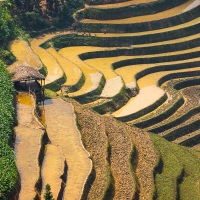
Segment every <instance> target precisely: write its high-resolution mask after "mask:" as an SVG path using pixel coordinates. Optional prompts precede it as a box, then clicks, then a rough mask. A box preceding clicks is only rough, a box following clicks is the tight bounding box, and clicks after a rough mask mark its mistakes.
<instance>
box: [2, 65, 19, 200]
mask: <svg viewBox="0 0 200 200" xmlns="http://www.w3.org/2000/svg"><path fill="white" fill-rule="evenodd" d="M13 93H14V89H13V84H12V83H11V81H10V80H9V74H8V72H7V70H6V69H5V65H4V64H3V62H1V61H0V94H1V95H0V119H1V121H0V199H2V200H7V199H11V197H12V196H13V195H15V194H16V187H17V181H18V173H17V168H16V165H15V156H14V152H13V150H12V149H11V147H10V146H9V145H11V143H12V127H13V124H14V107H13Z"/></svg>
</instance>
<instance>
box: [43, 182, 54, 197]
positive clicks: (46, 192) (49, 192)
mask: <svg viewBox="0 0 200 200" xmlns="http://www.w3.org/2000/svg"><path fill="white" fill-rule="evenodd" d="M44 199H45V200H54V198H53V195H52V193H51V187H50V185H49V184H47V185H46V186H45V194H44Z"/></svg>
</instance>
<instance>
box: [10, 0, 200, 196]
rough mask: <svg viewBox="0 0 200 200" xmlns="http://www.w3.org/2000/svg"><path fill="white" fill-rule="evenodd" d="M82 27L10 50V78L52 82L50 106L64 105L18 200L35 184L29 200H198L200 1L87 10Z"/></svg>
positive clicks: (101, 2)
mask: <svg viewBox="0 0 200 200" xmlns="http://www.w3.org/2000/svg"><path fill="white" fill-rule="evenodd" d="M73 17H74V24H73V27H72V29H67V30H59V31H55V32H51V33H47V34H43V35H40V36H38V37H35V38H32V39H31V41H30V43H29V44H27V43H26V42H25V41H22V40H16V41H14V42H12V43H11V44H10V49H11V51H12V52H13V54H14V55H15V56H16V58H17V61H16V62H15V63H14V64H13V65H11V66H10V67H9V70H11V71H12V69H14V68H15V67H16V66H17V65H22V64H26V65H30V66H33V67H34V68H35V69H38V70H40V71H41V72H43V73H44V72H45V73H44V74H45V75H46V86H45V94H46V96H48V95H49V96H50V97H49V98H51V95H52V94H53V96H54V97H59V96H60V98H55V99H54V98H53V99H49V100H46V101H45V106H44V112H43V114H44V115H43V117H45V120H43V122H45V124H46V127H43V128H44V129H45V130H44V131H40V130H38V128H37V127H35V128H36V129H37V131H38V132H39V133H40V134H39V135H37V137H38V138H39V139H37V137H36V136H34V137H35V138H36V140H37V143H35V146H37V148H36V147H35V146H34V144H33V147H32V146H31V145H29V146H30V151H28V153H31V151H32V150H31V148H33V150H34V154H32V156H33V155H34V156H35V157H34V162H35V161H37V162H38V164H37V165H36V166H35V168H36V171H37V173H35V174H33V175H34V180H27V181H25V180H26V178H25V179H24V178H23V179H22V180H23V181H24V182H22V181H21V192H19V196H20V195H21V196H22V195H23V193H24V194H26V192H25V191H26V190H25V189H24V188H26V185H25V184H27V183H28V182H29V181H30V182H31V181H32V182H31V183H30V185H31V186H30V185H29V190H30V191H31V192H30V193H28V195H29V197H28V198H30V199H33V198H35V199H43V196H44V193H45V185H46V184H50V185H51V190H52V194H53V196H54V198H56V199H72V200H73V199H74V200H75V199H82V200H85V199H91V200H94V199H97V200H100V199H104V200H109V199H116V200H125V199H135V200H137V199H141V200H142V199H144V200H151V199H161V200H165V199H183V200H187V199H188V200H189V199H192V200H199V199H200V190H199V181H200V153H199V151H200V131H199V128H200V125H199V124H200V119H199V111H200V107H199V99H200V87H199V84H200V23H199V22H200V1H199V0H140V1H139V0H129V1H126V0H98V1H93V0H88V1H87V2H86V4H85V7H84V8H82V9H80V10H78V11H77V12H75V13H74V15H73ZM19 48H20V50H21V51H20V53H19V51H18V49H19ZM24 55H27V56H24ZM18 104H19V107H20V101H19V102H18ZM22 107H23V106H22ZM32 109H35V107H34V104H32ZM18 112H19V116H20V112H21V111H20V109H18ZM27 112H28V111H27ZM29 115H31V108H30V107H29ZM31 119H32V118H31ZM26 123H28V124H29V125H27V126H28V127H29V129H30V128H32V125H31V124H32V123H31V121H26ZM19 126H20V124H19V125H18V127H17V128H16V130H18V129H19V128H20V127H19ZM20 130H21V129H20ZM26 130H28V129H27V127H26ZM22 136H23V134H21V132H20V134H19V137H22ZM29 137H31V135H29V136H27V137H25V138H21V140H20V141H17V145H16V147H17V148H20V147H21V146H20V144H21V143H20V142H22V144H23V143H27V141H28V140H29V139H30V138H29ZM28 138H29V139H28ZM33 140H34V138H33ZM38 141H39V142H38ZM18 142H19V144H18ZM16 151H18V150H16ZM18 153H20V152H18ZM20 156H21V155H20V154H19V156H18V157H19V158H18V157H17V162H16V163H17V167H18V170H19V171H20V173H21V174H22V175H25V174H26V173H28V170H27V169H28V168H24V166H23V165H22V163H23V161H22V158H21V157H20ZM26 158H27V160H28V159H29V157H28V156H27V157H26ZM30 159H31V158H30ZM52 161H53V162H52ZM29 162H30V161H29ZM26 164H27V163H26ZM21 166H22V167H21ZM20 167H21V168H20ZM21 174H20V175H21ZM22 175H21V176H22ZM33 183H34V184H33ZM33 190H34V192H33ZM22 200H23V199H22Z"/></svg>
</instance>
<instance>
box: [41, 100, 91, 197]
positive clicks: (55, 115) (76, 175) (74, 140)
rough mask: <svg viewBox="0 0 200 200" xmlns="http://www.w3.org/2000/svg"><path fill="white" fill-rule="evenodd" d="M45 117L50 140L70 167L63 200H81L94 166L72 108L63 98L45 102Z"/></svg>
mask: <svg viewBox="0 0 200 200" xmlns="http://www.w3.org/2000/svg"><path fill="white" fill-rule="evenodd" d="M45 115H46V125H47V133H48V136H49V139H50V141H51V143H52V144H54V145H56V146H57V147H59V148H60V150H61V151H62V153H63V156H64V157H65V159H66V162H67V166H68V172H67V183H66V188H65V191H64V197H63V198H64V199H70V200H78V199H80V198H81V195H82V191H83V187H84V184H85V181H86V179H87V177H88V175H89V174H90V172H91V168H92V164H91V160H90V159H89V154H88V152H87V151H86V150H85V149H84V147H83V144H82V141H81V138H80V133H79V131H78V129H77V127H76V117H75V115H74V109H73V106H72V105H71V104H69V103H67V102H64V101H63V100H62V99H53V100H46V101H45ZM51 181H54V179H52V180H51ZM51 181H50V182H51ZM49 184H50V185H51V183H49Z"/></svg>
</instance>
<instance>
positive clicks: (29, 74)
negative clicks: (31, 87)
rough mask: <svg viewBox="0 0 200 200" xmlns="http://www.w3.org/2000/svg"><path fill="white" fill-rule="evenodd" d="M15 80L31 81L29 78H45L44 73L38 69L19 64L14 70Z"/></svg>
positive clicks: (13, 78)
mask: <svg viewBox="0 0 200 200" xmlns="http://www.w3.org/2000/svg"><path fill="white" fill-rule="evenodd" d="M12 74H13V77H12V81H13V82H18V81H29V80H44V79H45V77H44V75H42V74H40V72H38V71H37V70H36V69H34V68H32V67H29V66H17V67H16V68H15V69H14V70H13V71H12Z"/></svg>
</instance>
